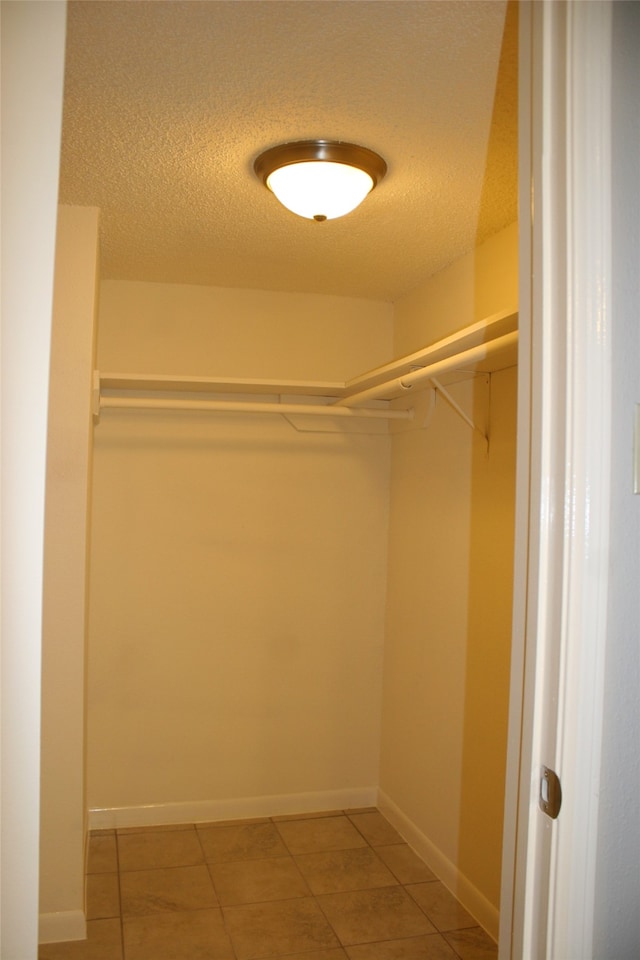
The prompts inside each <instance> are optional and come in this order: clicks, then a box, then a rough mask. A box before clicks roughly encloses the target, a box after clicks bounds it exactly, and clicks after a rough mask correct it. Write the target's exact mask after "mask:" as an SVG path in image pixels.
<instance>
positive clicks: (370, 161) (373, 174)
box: [253, 140, 387, 220]
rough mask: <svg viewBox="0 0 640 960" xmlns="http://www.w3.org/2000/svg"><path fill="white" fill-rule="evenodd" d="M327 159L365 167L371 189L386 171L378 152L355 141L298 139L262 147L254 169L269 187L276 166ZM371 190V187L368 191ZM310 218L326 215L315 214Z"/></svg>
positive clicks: (384, 163) (320, 217)
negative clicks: (264, 148) (274, 145)
mask: <svg viewBox="0 0 640 960" xmlns="http://www.w3.org/2000/svg"><path fill="white" fill-rule="evenodd" d="M322 161H327V162H330V163H342V164H345V165H346V166H349V167H355V168H356V169H358V170H362V171H364V172H365V173H366V174H367V175H368V176H369V177H370V178H371V180H372V186H371V190H373V188H374V187H375V186H376V185H377V184H378V183H379V182H380V180H382V178H383V177H384V175H385V173H386V172H387V164H386V162H385V161H384V160H383V159H382V157H381V156H379V154H377V153H374V151H373V150H369V149H368V147H361V146H358V145H357V144H355V143H345V142H343V141H340V140H298V141H294V142H292V143H283V144H279V145H278V146H276V147H271V148H270V149H269V150H265V151H264V153H261V154H260V156H259V157H257V159H256V160H255V162H254V164H253V169H254V172H255V174H256V176H257V177H258V179H260V180H261V181H262V182H263V183H264V185H265V186H266V187H267V189H270V188H269V184H268V182H267V181H268V179H269V177H270V176H271V174H272V173H274V172H275V171H276V170H280V169H281V168H282V167H287V166H290V165H291V164H296V163H313V162H322ZM369 192H371V191H369ZM312 219H320V220H322V219H325V218H324V217H322V216H314V217H313V218H312Z"/></svg>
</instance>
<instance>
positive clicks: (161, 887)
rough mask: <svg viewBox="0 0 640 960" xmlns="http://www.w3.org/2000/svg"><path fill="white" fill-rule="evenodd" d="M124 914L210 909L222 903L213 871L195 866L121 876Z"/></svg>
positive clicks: (128, 915) (142, 914) (142, 871)
mask: <svg viewBox="0 0 640 960" xmlns="http://www.w3.org/2000/svg"><path fill="white" fill-rule="evenodd" d="M120 895H121V898H122V916H123V917H139V916H145V915H146V914H150V913H166V912H167V911H174V910H177V911H182V910H210V909H212V908H213V907H217V906H218V900H217V898H216V895H215V893H214V890H213V884H212V882H211V877H210V876H209V871H208V870H207V868H206V866H205V865H204V864H202V865H200V866H195V867H165V868H163V869H160V870H134V871H131V872H128V873H123V874H121V876H120Z"/></svg>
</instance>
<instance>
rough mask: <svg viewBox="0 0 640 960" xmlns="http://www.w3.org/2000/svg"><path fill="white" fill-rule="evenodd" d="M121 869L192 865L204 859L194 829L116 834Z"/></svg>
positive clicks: (149, 868)
mask: <svg viewBox="0 0 640 960" xmlns="http://www.w3.org/2000/svg"><path fill="white" fill-rule="evenodd" d="M118 857H119V860H120V871H121V872H122V871H127V870H155V869H160V868H162V867H191V866H194V865H195V864H198V863H203V862H204V857H203V854H202V848H201V846H200V843H199V841H198V836H197V834H196V831H195V829H193V828H192V829H191V830H166V831H162V830H154V831H148V832H145V833H130V834H126V835H124V836H120V835H118Z"/></svg>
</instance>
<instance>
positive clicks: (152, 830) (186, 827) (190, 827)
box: [116, 823, 193, 837]
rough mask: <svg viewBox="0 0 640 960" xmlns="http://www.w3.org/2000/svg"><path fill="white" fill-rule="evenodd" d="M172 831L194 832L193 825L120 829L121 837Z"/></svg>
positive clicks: (178, 824)
mask: <svg viewBox="0 0 640 960" xmlns="http://www.w3.org/2000/svg"><path fill="white" fill-rule="evenodd" d="M171 830H193V824H192V823H160V824H155V825H154V826H153V827H118V829H117V831H116V832H117V834H118V836H119V837H121V836H126V835H127V834H128V833H159V832H160V833H162V832H165V833H166V832H167V831H171Z"/></svg>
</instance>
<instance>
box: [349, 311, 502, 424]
mask: <svg viewBox="0 0 640 960" xmlns="http://www.w3.org/2000/svg"><path fill="white" fill-rule="evenodd" d="M517 342H518V331H517V330H514V331H513V332H512V333H507V334H505V335H504V336H502V337H496V339H495V340H489V341H488V342H486V343H480V344H478V345H477V346H475V347H471V348H470V349H469V350H463V351H462V353H456V354H453V355H452V356H450V357H445V358H444V359H443V360H437V361H436V362H435V363H430V364H428V365H427V366H426V367H419V368H418V369H417V370H412V371H410V372H409V373H404V374H402V375H401V376H399V377H394V378H393V379H392V380H385V381H384V382H382V383H379V384H377V385H376V386H374V387H369V389H367V390H361V391H360V392H359V393H353V394H351V396H347V397H343V398H342V399H341V400H337V401H336V402H335V403H334V404H332V406H333V407H334V408H342V407H350V406H352V405H355V404H358V403H366V402H367V401H368V400H379V399H384V397H385V396H388V395H389V394H390V393H391V394H394V393H395V394H396V396H398V395H401V394H402V393H403V391H405V390H409V389H410V388H411V387H413V386H414V384H416V383H420V382H421V381H422V380H429V379H430V377H434V376H440V375H442V374H443V373H446V372H447V370H455V369H460V368H461V367H464V366H465V365H466V364H473V363H477V362H478V361H480V360H484V359H486V358H487V357H489V356H490V355H491V354H492V353H494V352H496V351H497V350H501V349H504V348H506V347H513V346H515V345H516V344H517Z"/></svg>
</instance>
